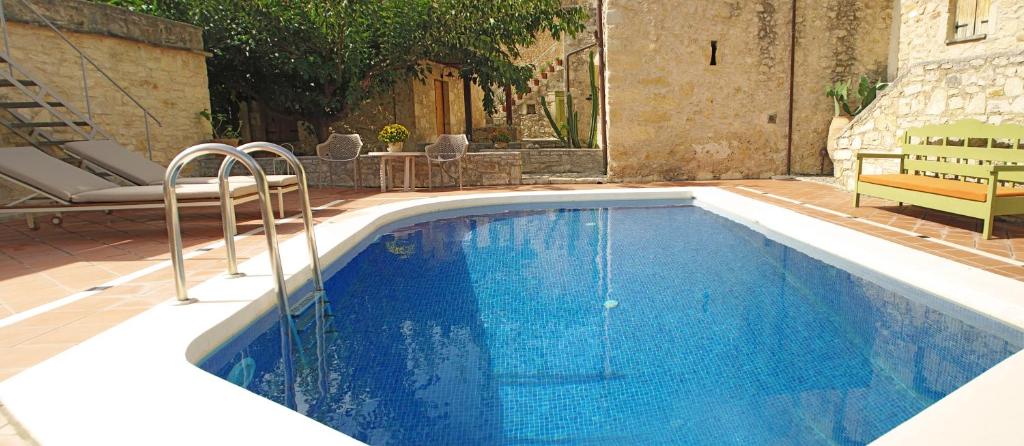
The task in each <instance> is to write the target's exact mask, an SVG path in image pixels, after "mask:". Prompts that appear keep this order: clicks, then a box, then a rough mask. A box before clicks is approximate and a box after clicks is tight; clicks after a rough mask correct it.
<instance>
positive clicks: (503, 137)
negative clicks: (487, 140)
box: [494, 128, 512, 150]
mask: <svg viewBox="0 0 1024 446" xmlns="http://www.w3.org/2000/svg"><path fill="white" fill-rule="evenodd" d="M510 142H512V135H511V134H510V133H509V131H508V130H507V129H503V128H502V129H498V130H497V131H496V132H494V147H496V148H498V149H502V150H504V149H507V148H508V143H510Z"/></svg>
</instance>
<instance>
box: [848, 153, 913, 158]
mask: <svg viewBox="0 0 1024 446" xmlns="http://www.w3.org/2000/svg"><path fill="white" fill-rule="evenodd" d="M904 156H905V155H904V154H902V153H875V152H857V158H858V159H861V158H891V159H897V158H903V157H904Z"/></svg>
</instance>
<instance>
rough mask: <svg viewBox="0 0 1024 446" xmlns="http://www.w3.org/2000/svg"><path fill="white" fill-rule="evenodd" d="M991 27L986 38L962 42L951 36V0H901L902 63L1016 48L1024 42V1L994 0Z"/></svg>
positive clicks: (907, 63) (925, 61) (901, 64)
mask: <svg viewBox="0 0 1024 446" xmlns="http://www.w3.org/2000/svg"><path fill="white" fill-rule="evenodd" d="M990 2H991V6H990V7H991V10H990V11H989V19H990V22H989V25H988V26H989V31H988V33H987V35H986V36H985V39H983V40H979V41H973V42H965V43H958V44H947V41H948V40H949V34H950V33H949V20H950V18H949V15H950V13H949V11H950V4H951V3H953V2H950V1H949V0H899V3H900V17H901V19H900V43H899V66H900V71H901V72H902V71H903V69H904V68H909V67H910V66H912V65H918V64H922V63H927V62H929V61H936V60H944V59H964V58H976V57H978V56H983V55H986V54H992V53H998V52H1012V51H1017V50H1020V49H1021V47H1022V46H1024V2H1022V1H1020V0H990Z"/></svg>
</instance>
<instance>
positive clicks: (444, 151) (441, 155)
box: [424, 134, 469, 190]
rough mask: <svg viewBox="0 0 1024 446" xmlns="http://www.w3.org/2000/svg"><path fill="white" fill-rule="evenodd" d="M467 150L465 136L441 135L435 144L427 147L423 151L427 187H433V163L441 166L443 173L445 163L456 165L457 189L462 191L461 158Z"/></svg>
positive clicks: (467, 142)
mask: <svg viewBox="0 0 1024 446" xmlns="http://www.w3.org/2000/svg"><path fill="white" fill-rule="evenodd" d="M467 148H469V139H468V138H466V135H464V134H463V135H441V136H438V137H437V142H435V143H433V144H431V145H429V146H427V147H426V148H425V149H424V151H425V152H426V155H427V186H428V187H430V188H431V189H433V187H434V175H433V172H434V169H433V166H434V163H437V164H438V165H439V166H441V170H442V172H443V171H444V164H445V163H452V162H454V163H457V165H458V172H459V173H458V177H459V189H460V190H461V189H462V157H464V156H466V149H467Z"/></svg>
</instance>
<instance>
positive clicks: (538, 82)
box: [533, 79, 540, 87]
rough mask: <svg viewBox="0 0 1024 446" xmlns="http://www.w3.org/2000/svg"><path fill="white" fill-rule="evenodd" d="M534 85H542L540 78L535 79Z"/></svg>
mask: <svg viewBox="0 0 1024 446" xmlns="http://www.w3.org/2000/svg"><path fill="white" fill-rule="evenodd" d="M533 86H534V87H539V86H540V79H534V80H533Z"/></svg>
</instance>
